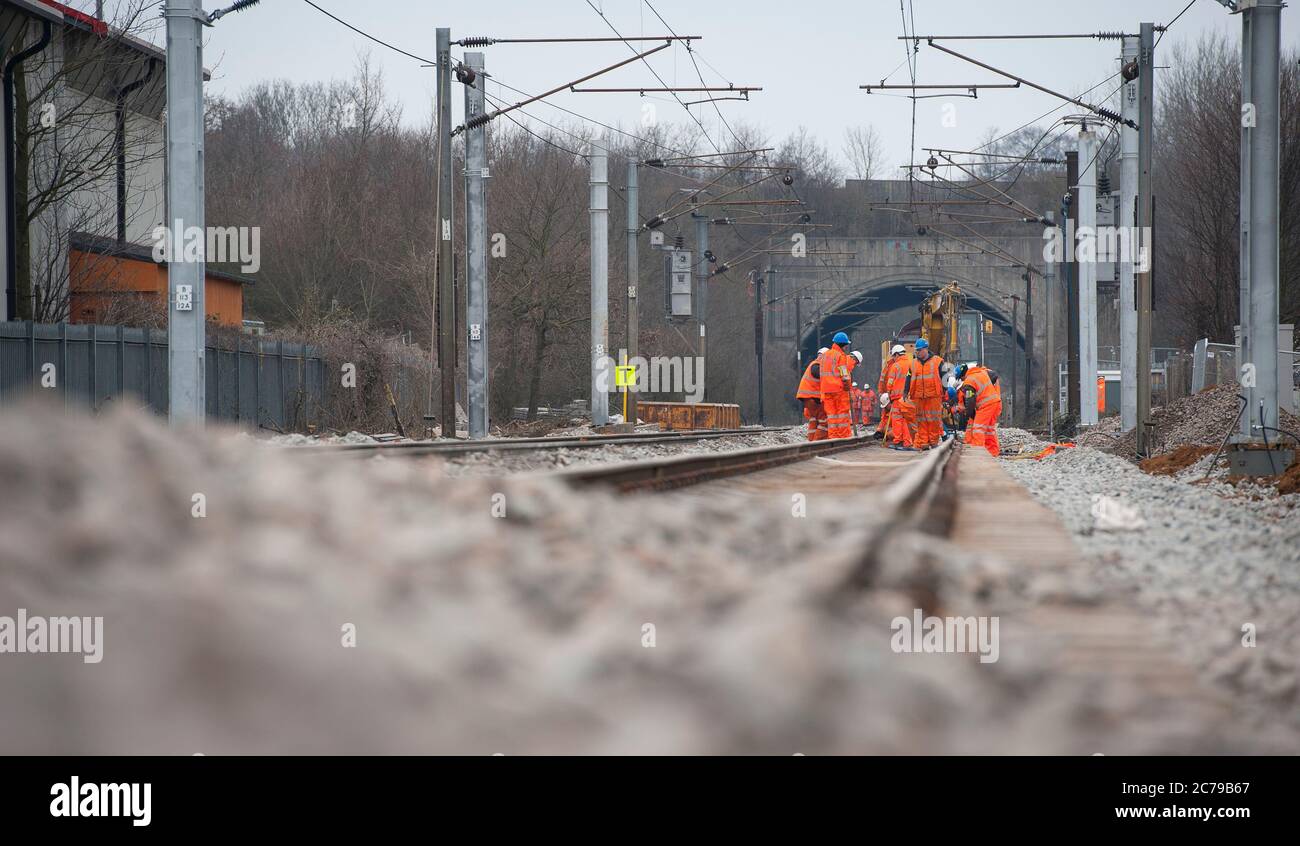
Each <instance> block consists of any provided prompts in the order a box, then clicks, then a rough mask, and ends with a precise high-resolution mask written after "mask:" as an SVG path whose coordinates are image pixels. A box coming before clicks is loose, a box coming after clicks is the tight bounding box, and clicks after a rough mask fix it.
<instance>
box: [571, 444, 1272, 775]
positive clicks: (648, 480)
mask: <svg viewBox="0 0 1300 846" xmlns="http://www.w3.org/2000/svg"><path fill="white" fill-rule="evenodd" d="M959 468H961V472H960V473H959ZM548 475H550V476H552V477H555V478H560V479H562V480H564V481H566V482H568V483H570V484H573V485H576V486H580V487H587V488H606V489H609V490H612V491H615V492H618V493H619V494H636V493H653V494H654V495H655V496H656V497H661V496H662V497H679V498H682V501H683V503H684V504H686V505H687V506H688V507H689V505H690V504H691V502H712V503H716V502H719V501H724V500H725V501H734V502H735V504H736V508H737V510H742V509H749V508H755V507H761V503H762V501H763V500H764V499H767V500H768V501H769V504H771V503H773V502H775V501H779V500H784V501H785V502H789V501H790V497H791V496H798V497H804V498H806V500H807V509H808V512H809V513H812V512H813V511H814V509H815V510H816V511H817V513H819V514H822V515H824V514H827V513H832V512H836V511H838V512H843V513H846V514H851V515H854V517H853V518H852V519H850V520H847V521H846V522H845V524H844V525H843V526H842V527H841V528H839V529H837V530H836V532H835V534H834V535H827V534H825V531H826V529H825V524H824V523H823V524H821V525H822V528H821V529H820V530H819V531H818V532H814V533H811V534H810V535H809V537H808V538H807V539H806V541H804V542H800V543H799V544H796V548H800V549H807V550H808V551H809V555H808V557H807V559H802V558H801V559H800V560H798V561H797V562H792V563H795V566H792V567H791V568H790V570H789V571H788V575H786V576H778V577H774V578H773V579H771V580H762V581H760V582H758V583H757V584H756V586H755V588H754V590H755V591H756V594H755V595H754V596H753V597H752V601H754V602H756V603H759V604H765V605H766V604H770V605H771V606H772V607H781V606H782V603H784V602H786V601H788V599H789V597H790V596H792V595H797V596H801V597H803V601H806V602H808V603H810V604H811V605H813V606H816V607H820V608H823V609H824V610H825V612H826V613H828V614H831V615H833V616H835V617H838V618H847V619H853V620H859V619H864V617H863V612H862V608H863V607H864V605H863V603H864V602H865V603H867V605H868V606H869V605H870V603H871V602H872V601H873V600H871V599H870V597H879V596H881V595H889V596H894V597H897V598H898V599H899V600H900V601H902V602H903V603H904V605H903V607H904V608H907V609H915V614H916V615H917V617H918V619H919V618H925V619H931V618H934V619H942V620H947V619H960V620H977V619H983V620H990V619H999V620H1000V621H1001V623H1002V628H1001V637H1000V643H999V644H998V645H997V647H996V649H997V650H1000V651H1001V654H1002V655H1003V656H1007V657H1008V659H1009V664H1008V665H1007V666H1008V669H1007V670H992V669H991V668H990V669H988V670H977V671H976V672H989V673H991V674H995V677H996V679H998V681H994V682H993V683H992V685H991V689H996V690H999V691H1000V695H1005V697H1006V699H1005V702H1004V704H1003V707H1004V708H1005V709H1006V713H1007V714H1019V713H1030V712H1032V710H1033V709H1032V707H1031V706H1027V705H1021V704H1020V703H1021V699H1020V697H1021V695H1022V692H1023V689H1030V688H1032V689H1034V690H1035V694H1036V695H1039V696H1041V698H1042V699H1043V700H1046V701H1052V702H1056V703H1058V706H1059V707H1061V708H1062V709H1063V711H1062V713H1061V715H1059V717H1054V718H1053V719H1059V723H1058V726H1059V730H1060V731H1061V732H1062V733H1063V734H1067V735H1069V736H1070V737H1071V738H1072V739H1071V741H1070V745H1069V748H1070V751H1071V752H1072V753H1075V754H1081V753H1082V754H1092V753H1095V752H1104V753H1106V754H1112V753H1114V752H1117V751H1124V750H1127V749H1146V750H1171V749H1172V750H1190V749H1206V748H1219V745H1222V747H1223V748H1237V747H1238V745H1239V744H1252V745H1250V746H1248V747H1247V748H1252V749H1253V748H1256V747H1257V746H1258V747H1259V748H1267V747H1266V745H1265V744H1262V743H1259V742H1258V741H1257V740H1250V739H1249V738H1243V737H1242V736H1241V733H1240V731H1239V729H1238V728H1237V727H1236V725H1237V722H1239V720H1238V719H1237V718H1236V717H1234V716H1233V715H1232V713H1231V710H1230V709H1229V708H1228V707H1226V705H1225V703H1224V701H1223V700H1222V699H1221V698H1220V697H1218V696H1217V695H1216V694H1215V693H1214V692H1213V691H1211V690H1209V689H1207V687H1206V686H1205V685H1204V684H1202V683H1200V682H1199V681H1198V680H1197V678H1196V674H1195V672H1194V671H1193V669H1192V668H1191V667H1189V666H1188V665H1187V664H1186V663H1185V662H1184V661H1182V660H1181V659H1180V658H1179V657H1178V656H1177V654H1176V650H1175V649H1174V647H1173V645H1172V644H1171V643H1170V642H1169V641H1168V640H1167V639H1165V638H1164V637H1163V636H1162V635H1161V634H1160V633H1159V632H1158V631H1156V629H1155V628H1154V627H1153V625H1152V623H1151V620H1150V619H1149V618H1148V617H1146V616H1145V615H1144V614H1142V613H1141V612H1140V611H1139V609H1137V608H1135V607H1134V606H1133V605H1132V604H1131V603H1130V602H1128V601H1127V598H1126V597H1123V596H1107V597H1106V598H1105V599H1104V600H1102V601H1099V600H1098V598H1097V597H1095V596H1093V595H1092V594H1091V593H1090V592H1089V591H1088V590H1086V589H1085V590H1082V591H1079V588H1078V587H1077V582H1076V580H1079V579H1081V578H1082V579H1084V580H1085V581H1087V580H1088V579H1087V577H1086V575H1085V574H1084V572H1082V570H1081V562H1080V560H1079V558H1078V552H1077V550H1076V548H1075V547H1074V545H1073V543H1072V542H1071V541H1070V539H1069V537H1068V533H1066V531H1065V529H1064V527H1063V526H1062V525H1061V524H1060V521H1059V520H1057V519H1055V518H1054V517H1053V516H1052V515H1051V514H1050V513H1048V512H1047V511H1046V510H1045V509H1044V507H1043V506H1041V505H1038V504H1037V503H1035V502H1033V501H1032V499H1031V498H1030V496H1029V494H1028V492H1027V491H1025V490H1024V489H1023V488H1022V487H1021V486H1019V485H1018V484H1016V483H1015V482H1014V481H1012V480H1011V479H1009V478H1008V477H1007V476H1006V474H1005V473H1004V472H1003V471H1001V470H1000V469H999V468H998V467H997V463H996V461H995V460H993V459H992V458H990V457H989V456H988V455H987V453H985V452H984V451H983V450H979V449H967V448H965V447H964V446H961V445H960V444H958V443H957V442H955V441H947V442H945V443H943V444H941V445H940V446H939V447H938V448H936V449H934V450H931V451H928V452H924V453H920V454H916V453H901V452H892V451H889V450H885V449H882V448H881V447H880V446H878V445H877V444H876V443H875V442H874V441H873V440H872V439H871V438H869V437H862V438H855V439H849V440H842V441H821V442H816V443H801V444H793V445H785V446H777V447H762V448H757V449H747V450H738V451H735V452H727V453H721V454H704V455H680V456H671V457H666V458H660V459H653V460H646V461H634V462H620V463H616V464H603V465H596V466H590V467H580V468H574V469H570V470H565V471H561V472H559V473H553V474H548ZM726 530H727V529H726V528H725V527H719V531H726ZM830 537H833V538H834V543H833V544H831V545H830V546H829V547H828V546H827V540H828V538H830ZM703 563H704V562H701V564H702V565H703ZM1076 591H1078V593H1077V594H1076ZM873 625H879V622H878V621H877V622H876V623H874V624H873ZM888 634H889V633H888V632H886V631H885V630H883V629H881V630H880V631H879V632H877V633H876V635H875V636H879V637H882V638H883V637H887V636H888ZM996 637H997V636H996V635H995V639H996ZM1028 656H1036V657H1028ZM1043 656H1050V657H1046V658H1045V657H1043ZM992 658H993V660H994V661H997V660H998V652H996V651H995V652H994V653H993V654H992ZM897 660H899V661H908V660H916V661H918V662H922V661H925V660H926V659H925V658H913V657H912V656H906V655H900V656H898V659H897ZM936 660H940V661H941V660H943V659H942V658H940V659H936ZM971 660H972V662H973V663H974V665H975V666H976V667H978V668H984V667H987V666H988V665H984V664H981V663H979V661H978V660H976V659H975V658H974V656H972V659H971ZM1036 661H1042V662H1043V664H1041V665H1037V666H1052V667H1053V668H1054V670H1053V673H1052V675H1051V676H1050V677H1046V676H1041V675H1039V676H1032V674H1026V673H1025V671H1024V670H1023V669H1022V668H1023V667H1026V666H1036V664H1035V663H1034V662H1036ZM999 666H1001V665H999ZM1003 673H1006V674H1007V675H1006V679H1007V680H1006V681H1005V686H1003V684H1004V682H1003V681H1002V679H1003V675H1001V674H1003ZM1031 677H1032V678H1031ZM1134 703H1140V706H1135V705H1134ZM1070 709H1076V710H1077V711H1078V713H1086V714H1087V715H1088V716H1087V719H1082V718H1077V714H1072V712H1071V711H1070ZM1004 734H1005V737H1006V743H1007V744H1008V749H1010V748H1012V747H1014V744H1016V743H1018V742H1023V741H1021V740H1019V739H1018V738H1017V737H1016V734H1015V732H1014V731H1006V732H1005V733H1004ZM1034 742H1035V743H1037V741H1034ZM969 743H970V747H969V748H972V749H980V750H982V751H988V750H987V749H986V748H984V747H982V746H980V743H979V742H978V741H970V742H969ZM933 748H935V749H938V750H942V751H947V752H951V751H954V750H957V749H961V748H963V747H961V746H960V745H957V746H953V745H945V743H937V745H936V746H935V747H933Z"/></svg>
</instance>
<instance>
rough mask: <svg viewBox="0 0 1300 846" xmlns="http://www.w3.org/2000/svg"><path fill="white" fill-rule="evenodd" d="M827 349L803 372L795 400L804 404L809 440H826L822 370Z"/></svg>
mask: <svg viewBox="0 0 1300 846" xmlns="http://www.w3.org/2000/svg"><path fill="white" fill-rule="evenodd" d="M826 350H827V348H826V347H822V348H821V349H820V350H819V351H818V353H817V358H814V359H813V360H812V361H811V362H810V363H809V364H808V366H807V367H806V368H804V371H803V378H802V379H800V380H799V391H798V392H797V393H796V394H795V395H794V398H795V399H797V400H799V402H801V403H803V416H804V419H805V420H807V421H808V440H810V441H824V440H826V409H824V408H823V407H822V387H821V380H822V369H821V354H822V353H824V352H826Z"/></svg>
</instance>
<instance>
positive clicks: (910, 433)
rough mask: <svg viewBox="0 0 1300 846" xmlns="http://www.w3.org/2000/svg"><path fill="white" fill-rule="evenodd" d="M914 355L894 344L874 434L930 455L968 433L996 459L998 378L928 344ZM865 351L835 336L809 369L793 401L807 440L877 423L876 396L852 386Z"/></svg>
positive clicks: (880, 391)
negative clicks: (950, 359) (948, 439)
mask: <svg viewBox="0 0 1300 846" xmlns="http://www.w3.org/2000/svg"><path fill="white" fill-rule="evenodd" d="M913 350H914V351H913V353H912V354H911V355H908V352H907V348H906V347H904V346H903V345H902V344H895V345H894V346H893V347H892V348H891V349H890V351H889V352H890V355H889V358H888V360H886V361H885V363H884V366H883V367H882V368H881V372H880V381H879V383H878V384H877V386H876V389H877V391H878V397H879V405H880V410H881V418H880V423H879V424H878V426H877V432H879V433H881V435H883V439H884V441H885V445H886V446H887V447H888V448H890V449H896V450H904V451H908V452H914V451H917V450H925V449H932V448H934V447H936V446H938V445H939V442H940V441H941V440H943V439H944V438H945V437H953V436H957V433H959V432H961V433H964V439H965V442H966V443H967V444H969V445H971V446H978V447H984V448H985V449H987V450H988V451H989V453H990V454H992V455H995V456H996V455H998V454H999V453H1000V448H999V445H998V434H997V428H998V418H999V417H1000V416H1001V414H1002V391H1001V389H1000V388H999V387H998V374H997V373H996V372H994V371H992V370H990V369H989V368H987V367H984V366H982V365H980V364H978V363H974V362H972V363H969V364H959V365H957V366H956V367H953V366H952V365H950V364H949V363H947V362H945V361H944V360H943V359H942V358H941V357H940V356H938V355H935V354H934V353H933V352H932V351H931V350H930V344H929V342H928V341H927V340H926V339H925V338H920V339H918V340H917V342H916V344H915V345H914V347H913ZM861 363H862V353H861V352H859V351H857V350H851V349H850V344H849V336H848V334H847V333H844V332H837V333H836V334H835V337H834V338H833V339H832V341H831V345H830V346H829V347H822V348H821V349H820V350H819V351H818V354H817V357H816V358H815V359H813V361H812V362H811V363H810V364H809V365H808V367H807V368H806V369H805V370H804V373H803V378H802V379H801V380H800V382H799V390H798V392H797V393H796V395H795V398H796V399H797V400H799V402H801V403H802V404H803V414H804V419H806V420H807V421H808V440H810V441H820V440H825V439H827V438H848V437H852V435H853V429H854V426H857V425H860V424H864V423H868V422H870V421H871V419H873V417H874V414H875V407H876V402H877V393H876V392H872V391H871V388H870V386H868V387H867V388H866V389H865V390H863V389H861V388H859V387H858V383H856V382H854V381H853V377H852V374H853V369H854V368H855V367H856V366H857V365H859V364H861Z"/></svg>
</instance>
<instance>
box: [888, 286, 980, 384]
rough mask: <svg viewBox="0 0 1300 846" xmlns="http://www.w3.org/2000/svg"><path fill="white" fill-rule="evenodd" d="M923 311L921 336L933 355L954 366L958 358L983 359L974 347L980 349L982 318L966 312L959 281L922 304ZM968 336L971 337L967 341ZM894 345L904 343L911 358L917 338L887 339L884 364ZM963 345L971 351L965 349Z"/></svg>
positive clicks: (942, 289)
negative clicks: (959, 356)
mask: <svg viewBox="0 0 1300 846" xmlns="http://www.w3.org/2000/svg"><path fill="white" fill-rule="evenodd" d="M920 312H921V325H920V330H919V332H918V337H920V338H925V340H926V341H928V342H929V343H930V351H931V352H932V353H934V354H935V355H937V356H939V357H940V358H942V359H943V360H944V361H949V362H952V363H954V364H956V363H957V362H955V361H953V359H954V358H955V357H956V356H958V355H964V356H965V357H966V358H974V359H979V358H980V355H979V351H978V350H977V349H975V348H974V347H977V346H980V344H979V341H980V340H981V338H980V332H979V328H980V316H979V315H978V314H977V313H975V312H967V311H966V295H965V294H963V293H962V291H961V288H960V287H959V286H958V285H957V283H956V282H949V283H948V284H947V285H944V286H943V287H942V288H940V289H939V290H937V291H935V292H934V293H933V294H930V295H929V296H928V297H926V298H925V299H924V300H923V301H922V302H921V306H920ZM963 330H964V331H963ZM909 334H910V333H909ZM966 335H970V336H971V337H969V338H967V337H965V336H966ZM963 341H964V342H965V343H963ZM894 344H902V345H903V346H904V347H905V348H906V349H907V354H908V356H909V357H910V356H911V355H912V348H913V347H914V346H915V344H916V338H911V339H909V340H904V339H903V338H901V337H900V338H886V339H885V340H884V341H882V342H881V344H880V360H881V361H888V360H889V349H890V347H892V346H894ZM964 346H965V347H971V348H970V349H963V347H964Z"/></svg>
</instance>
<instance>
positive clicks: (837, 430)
mask: <svg viewBox="0 0 1300 846" xmlns="http://www.w3.org/2000/svg"><path fill="white" fill-rule="evenodd" d="M848 345H849V336H848V335H847V334H845V333H844V332H836V333H835V337H834V338H832V339H831V347H830V349H828V350H827V351H826V352H824V353H822V354H821V355H820V356H818V361H820V362H821V371H822V372H821V390H822V407H823V408H824V409H826V433H827V436H828V437H830V438H832V439H834V438H851V437H853V418H852V413H851V411H850V409H849V399H850V392H851V391H852V390H853V380H852V379H851V378H850V377H849V373H850V372H851V371H852V369H853V368H852V365H850V364H849V362H851V361H853V362H854V364H856V363H857V362H856V361H854V359H853V357H852V356H850V355H849V354H848V353H847V352H845V351H844V350H845V348H846V347H847V346H848Z"/></svg>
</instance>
